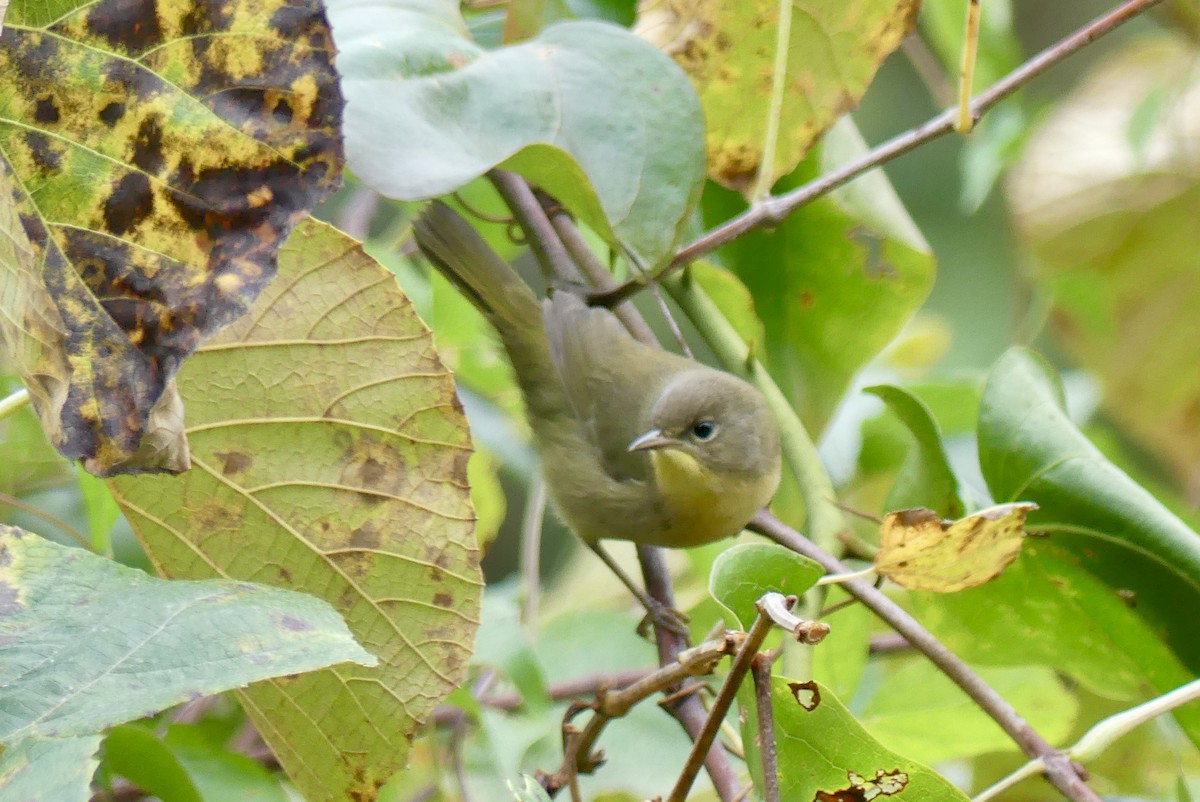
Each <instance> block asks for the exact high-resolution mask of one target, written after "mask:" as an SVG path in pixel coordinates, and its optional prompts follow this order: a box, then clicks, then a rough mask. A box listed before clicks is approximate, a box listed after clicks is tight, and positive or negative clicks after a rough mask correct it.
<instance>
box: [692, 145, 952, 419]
mask: <svg viewBox="0 0 1200 802" xmlns="http://www.w3.org/2000/svg"><path fill="white" fill-rule="evenodd" d="M863 150H865V146H864V145H863V143H862V139H861V137H860V136H859V135H858V133H857V131H855V130H854V129H853V127H852V126H851V125H850V124H849V123H842V124H839V125H838V126H837V127H836V128H835V129H834V130H833V131H832V132H831V133H830V135H829V136H828V137H826V140H825V143H824V145H823V146H822V157H821V158H820V159H818V158H816V157H810V158H809V159H808V160H807V161H805V162H804V163H803V164H801V166H800V167H799V168H798V169H797V170H796V172H795V173H793V174H792V175H791V176H789V177H788V178H786V179H784V180H783V181H782V182H781V185H780V188H781V189H784V190H786V189H791V188H794V187H796V186H799V185H800V184H802V183H804V181H805V180H807V179H809V178H812V177H815V176H817V175H818V174H820V172H822V171H823V170H824V169H825V168H826V167H827V166H832V165H836V164H840V163H841V162H842V161H847V160H849V159H850V158H852V157H853V155H855V154H859V153H862V152H863ZM714 189H715V188H714ZM743 210H744V204H743V203H742V201H741V199H740V198H739V197H738V196H736V195H734V194H733V193H730V192H722V191H719V190H717V191H713V190H710V191H708V192H706V193H705V195H704V215H705V221H706V222H707V223H708V224H710V225H717V224H719V223H721V222H723V221H724V220H726V219H728V218H729V217H731V216H733V215H735V214H738V213H740V212H741V211H743ZM720 255H721V262H722V264H724V265H725V266H726V267H729V268H730V269H732V270H733V272H734V273H736V274H737V276H738V277H739V278H740V279H741V280H742V281H743V282H744V283H745V285H746V286H747V287H748V288H749V290H750V292H751V294H752V295H753V297H754V303H755V307H756V309H757V311H758V315H759V317H760V318H761V319H762V322H763V324H764V326H765V328H766V348H765V349H764V350H765V354H763V355H760V358H763V357H764V356H765V361H766V363H767V366H768V368H769V369H770V371H771V375H772V376H773V377H774V378H775V380H776V381H777V382H778V383H779V385H780V388H781V389H782V390H783V392H784V394H785V395H787V396H788V398H790V399H792V402H793V404H794V405H795V407H796V408H797V410H798V411H799V412H800V415H801V418H802V420H803V421H804V423H805V426H806V427H807V428H808V430H809V431H810V432H813V434H814V436H816V434H817V433H819V432H820V431H821V430H822V429H823V428H824V426H825V424H826V422H827V421H828V419H829V416H830V415H831V414H832V412H833V409H834V407H836V406H837V404H838V402H839V401H840V400H841V398H842V396H843V395H844V394H845V392H846V388H847V387H848V386H849V384H850V380H851V379H852V378H853V376H854V375H855V374H856V373H857V372H858V371H859V370H860V369H861V368H862V367H863V366H864V365H865V364H866V363H867V362H869V361H870V360H871V359H873V358H874V357H875V356H876V355H877V354H878V353H879V352H880V351H881V350H883V348H884V347H886V346H887V344H888V343H890V342H891V341H892V340H893V338H894V337H895V336H896V334H897V333H898V332H899V331H900V329H901V328H902V327H903V326H904V324H905V323H906V322H907V321H908V320H909V318H911V317H912V315H913V314H914V313H915V312H916V310H917V308H918V307H919V306H920V305H921V303H922V302H923V301H924V300H925V297H926V295H927V294H928V293H929V290H930V288H931V287H932V285H933V259H932V258H931V256H930V254H929V246H928V245H927V244H926V243H925V241H924V239H923V238H922V237H921V235H920V233H919V232H918V231H917V230H916V228H915V227H914V225H913V223H912V221H911V220H910V219H909V217H908V215H907V213H906V212H905V211H904V209H903V207H902V206H901V205H900V202H899V200H898V199H897V198H896V196H895V193H894V192H893V190H892V188H891V185H890V184H889V183H888V181H887V178H886V177H884V175H883V173H882V172H871V173H868V174H867V175H865V176H863V177H861V178H859V179H857V180H856V181H854V182H853V183H852V184H850V185H848V186H846V187H843V188H842V189H839V190H837V191H835V192H834V193H833V194H832V196H830V197H825V198H821V199H819V200H817V201H814V202H813V203H810V204H808V205H806V206H804V207H803V208H801V209H799V210H798V211H796V212H795V213H793V214H791V215H789V216H788V218H787V219H786V220H784V221H783V222H782V223H781V224H780V225H779V226H778V227H776V228H775V229H773V230H772V231H769V232H768V231H753V232H750V233H748V234H746V235H744V236H742V237H739V238H738V239H737V240H735V241H734V242H732V243H730V244H728V245H726V246H724V247H722V248H721V250H720Z"/></svg>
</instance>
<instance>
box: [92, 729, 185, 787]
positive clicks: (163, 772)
mask: <svg viewBox="0 0 1200 802" xmlns="http://www.w3.org/2000/svg"><path fill="white" fill-rule="evenodd" d="M104 765H105V767H106V768H107V769H108V770H109V771H110V772H113V773H115V774H119V775H121V776H122V777H125V778H126V779H127V780H129V781H130V782H132V783H133V784H134V785H136V786H137V787H138V788H141V789H142V790H144V791H147V792H149V793H150V794H151V795H152V796H156V797H159V798H160V799H169V800H171V802H204V798H203V797H202V796H201V795H200V792H199V791H198V790H197V788H196V786H195V784H194V783H193V782H192V780H191V778H190V777H189V776H188V773H187V771H186V770H185V769H184V768H183V766H182V765H180V763H179V761H178V760H176V759H175V756H174V755H173V754H172V753H171V750H170V748H168V747H167V745H166V744H165V743H163V741H162V739H160V738H159V737H158V736H157V735H155V734H154V733H153V732H151V731H150V730H148V729H146V727H144V726H137V725H133V724H126V725H124V726H121V727H113V728H112V730H111V731H110V732H109V733H108V735H107V736H106V737H105V739H104Z"/></svg>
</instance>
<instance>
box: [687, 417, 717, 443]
mask: <svg viewBox="0 0 1200 802" xmlns="http://www.w3.org/2000/svg"><path fill="white" fill-rule="evenodd" d="M716 433H717V424H716V423H714V422H713V421H710V420H702V421H698V422H696V423H695V424H694V425H693V426H692V436H693V437H695V438H696V439H697V440H700V441H704V440H711V439H713V435H715V434H716Z"/></svg>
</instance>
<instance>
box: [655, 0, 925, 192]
mask: <svg viewBox="0 0 1200 802" xmlns="http://www.w3.org/2000/svg"><path fill="white" fill-rule="evenodd" d="M781 5H782V4H781V3H780V2H779V0H753V1H752V2H742V3H729V2H714V0H641V2H640V3H639V5H638V22H637V27H636V29H635V30H636V32H637V33H638V34H639V35H641V36H642V37H644V38H646V39H648V40H649V41H651V42H653V43H654V44H655V45H657V46H658V47H659V49H661V50H663V51H664V52H666V53H667V54H668V55H670V56H672V57H673V58H674V59H675V61H676V62H677V63H678V64H679V66H681V67H683V69H684V71H685V72H687V73H688V74H689V75H690V76H691V78H692V82H693V83H694V84H695V85H696V90H697V91H698V92H699V93H700V100H701V103H702V104H703V106H704V116H705V119H706V121H707V124H708V174H709V176H710V177H711V178H712V179H713V180H715V181H717V182H719V183H721V184H723V185H724V186H726V187H729V188H730V189H736V190H739V191H742V192H746V191H747V190H749V189H750V188H751V186H752V183H753V182H754V180H755V177H756V176H757V175H758V173H759V171H760V169H761V168H762V165H763V163H764V162H766V163H767V171H768V174H769V176H770V181H769V182H768V185H769V184H770V183H774V180H775V179H776V178H779V177H780V176H783V175H786V174H788V173H790V172H791V171H792V169H793V168H794V167H795V166H796V165H797V164H799V163H800V160H801V159H802V158H804V154H805V153H806V152H807V151H808V149H809V147H810V146H811V145H812V144H813V143H814V142H815V141H816V140H817V138H818V137H819V136H821V134H823V133H824V132H825V131H826V130H827V129H828V128H829V127H830V126H831V125H833V123H834V122H835V121H836V120H837V119H838V118H839V117H841V116H842V115H843V114H845V113H846V112H848V111H850V110H851V109H853V108H854V107H855V106H857V105H858V102H859V100H861V99H862V96H863V94H864V93H865V92H866V89H867V86H868V85H869V84H870V82H871V79H872V78H874V76H875V71H876V70H877V69H878V68H879V65H880V64H881V63H882V62H883V60H884V59H885V58H886V57H887V56H888V54H890V53H891V52H892V51H893V50H894V49H895V48H896V47H897V45H899V44H900V40H901V39H903V38H904V35H905V34H907V33H908V32H909V31H910V30H912V27H913V25H914V24H915V22H916V16H917V8H918V6H919V5H920V3H919V0H856V2H846V0H811V1H810V2H806V3H803V4H796V3H793V4H792V8H791V20H790V25H789V28H788V31H787V39H786V40H785V46H786V47H787V59H786V66H785V68H784V69H783V70H781V71H777V66H776V53H777V51H778V49H779V42H780V38H781V37H780V7H781ZM776 89H778V91H779V92H780V93H781V97H782V103H781V105H779V106H778V107H775V106H773V104H772V94H773V92H774V91H776ZM772 114H777V115H778V118H777V120H775V121H774V122H775V123H777V124H778V141H777V142H776V143H775V145H774V149H773V151H772V152H771V153H767V152H766V148H767V147H769V146H770V143H769V142H768V137H767V136H766V131H767V130H768V128H769V126H770V124H771V122H770V118H771V115H772Z"/></svg>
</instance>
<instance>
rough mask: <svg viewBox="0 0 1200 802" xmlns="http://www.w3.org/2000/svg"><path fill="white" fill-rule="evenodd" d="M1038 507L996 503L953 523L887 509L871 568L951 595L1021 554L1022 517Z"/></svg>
mask: <svg viewBox="0 0 1200 802" xmlns="http://www.w3.org/2000/svg"><path fill="white" fill-rule="evenodd" d="M1036 509H1037V505H1036V504H1032V503H1030V502H1024V501H1020V502H1016V503H1013V504H999V505H997V506H995V507H988V508H987V509H985V510H980V511H979V512H977V513H975V514H974V515H968V516H967V517H965V518H960V519H959V520H957V521H943V520H942V519H941V518H939V517H938V514H937V513H936V512H934V511H933V510H929V509H925V508H924V507H918V508H916V509H911V510H899V511H897V512H892V513H888V514H887V515H886V516H885V517H884V519H883V524H882V526H881V527H880V545H879V554H877V555H876V556H875V570H876V571H878V572H879V573H881V574H883V575H884V576H886V577H888V578H889V579H891V580H892V581H893V582H896V583H897V584H899V585H903V586H904V587H906V588H910V589H912V590H932V591H937V592H939V593H953V592H955V591H958V590H963V589H965V588H973V587H975V586H976V585H982V584H983V583H984V582H987V581H989V580H991V579H995V578H996V577H998V576H1000V573H1001V572H1002V571H1003V570H1004V569H1005V568H1007V567H1008V565H1009V564H1010V563H1012V561H1013V560H1015V559H1016V558H1017V555H1018V554H1020V552H1021V541H1022V540H1024V538H1025V516H1026V515H1028V514H1029V513H1030V512H1031V511H1032V510H1036Z"/></svg>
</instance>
